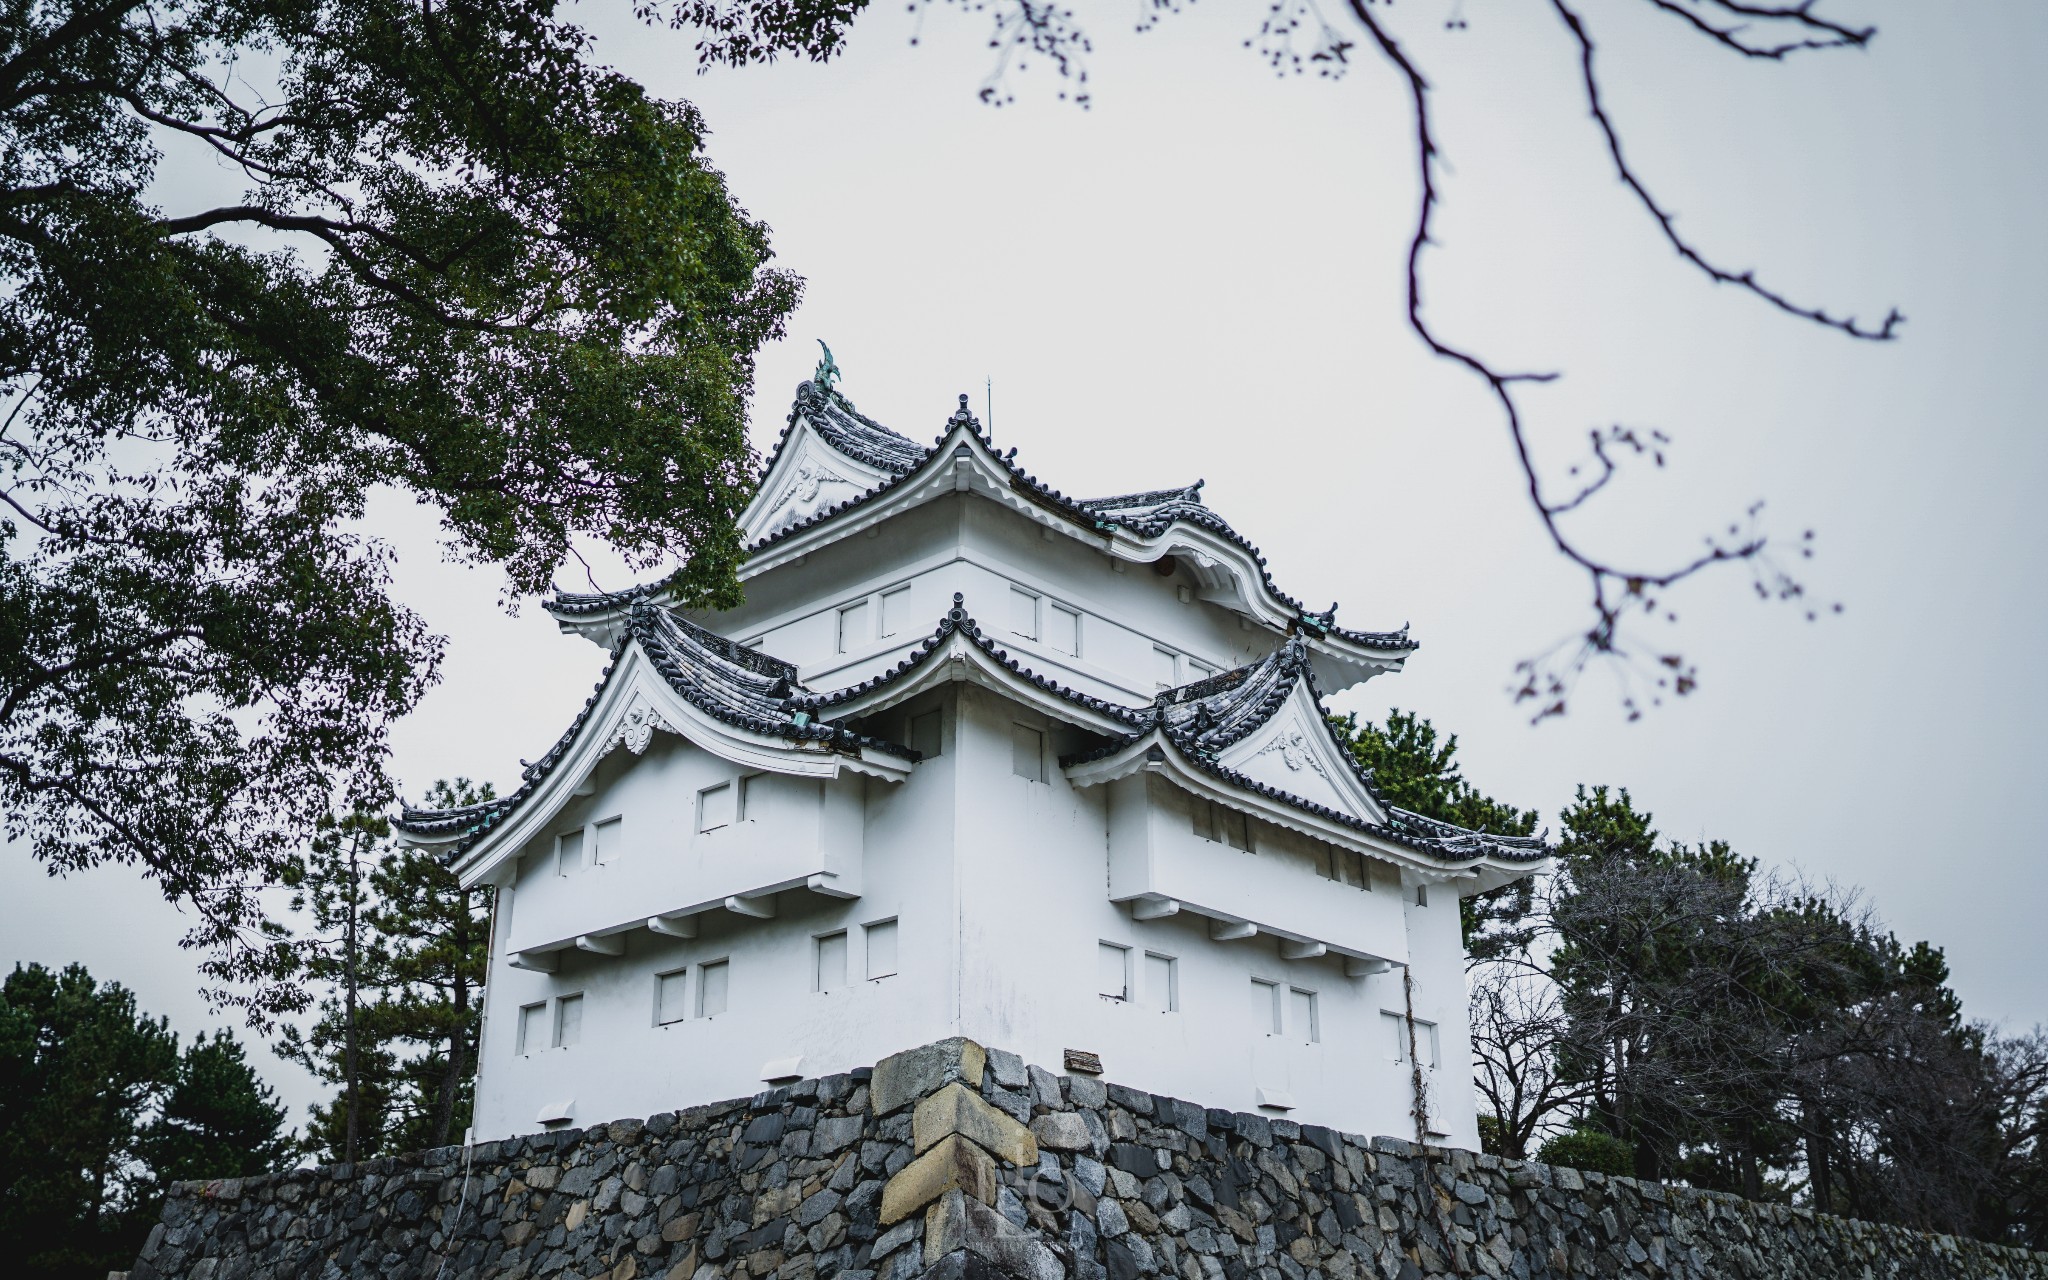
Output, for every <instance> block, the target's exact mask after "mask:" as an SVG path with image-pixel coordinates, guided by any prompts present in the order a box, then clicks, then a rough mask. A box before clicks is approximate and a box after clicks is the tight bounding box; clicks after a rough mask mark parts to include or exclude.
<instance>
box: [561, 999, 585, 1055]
mask: <svg viewBox="0 0 2048 1280" xmlns="http://www.w3.org/2000/svg"><path fill="white" fill-rule="evenodd" d="M582 1039H583V993H582V992H580V991H579V992H578V993H576V994H575V995H573V996H563V997H561V998H560V999H558V1000H556V1001H555V1048H557V1049H567V1048H569V1047H570V1046H571V1045H574V1044H576V1043H578V1042H579V1041H581V1040H582Z"/></svg>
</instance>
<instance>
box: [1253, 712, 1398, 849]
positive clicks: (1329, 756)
mask: <svg viewBox="0 0 2048 1280" xmlns="http://www.w3.org/2000/svg"><path fill="white" fill-rule="evenodd" d="M1218 763H1219V764H1222V765H1223V766H1224V767H1225V768H1228V769H1234V770H1236V771H1237V772H1239V773H1242V774H1244V775H1245V776H1246V777H1248V778H1251V779H1252V780H1254V781H1256V782H1263V783H1265V784H1266V785H1267V786H1269V787H1272V788H1273V789H1274V790H1276V791H1284V792H1286V793H1287V794H1288V795H1291V796H1298V797H1300V798H1301V799H1303V800H1307V801H1310V802H1311V803H1314V804H1319V805H1322V806H1324V807H1325V808H1330V809H1335V810H1336V811H1338V812H1339V813H1347V814H1350V815H1351V816H1352V817H1354V818H1360V819H1363V820H1364V821H1367V822H1384V821H1385V820H1386V815H1385V814H1384V813H1382V812H1381V811H1380V808H1379V806H1378V805H1375V804H1374V803H1373V802H1372V795H1371V793H1370V792H1368V791H1367V790H1366V789H1365V786H1364V784H1362V783H1360V782H1359V780H1358V776H1357V774H1356V773H1354V772H1353V771H1352V767H1351V764H1350V762H1349V761H1347V760H1345V759H1344V756H1343V753H1342V752H1341V751H1340V750H1339V749H1338V747H1337V744H1336V742H1335V741H1334V740H1333V739H1332V738H1331V736H1330V730H1329V728H1328V727H1327V726H1326V725H1325V724H1324V723H1323V715H1322V709H1321V708H1319V707H1318V706H1316V703H1315V699H1314V698H1313V697H1311V696H1310V695H1309V692H1308V689H1307V688H1306V687H1305V686H1303V685H1301V684H1296V685H1295V686H1294V691H1293V692H1292V693H1291V694H1289V695H1288V698H1287V702H1286V704H1285V705H1283V706H1282V707H1281V708H1280V710H1278V711H1276V712H1275V713H1274V714H1273V717H1272V719H1270V720H1268V721H1266V723H1264V724H1262V725H1260V726H1259V727H1258V728H1257V729H1255V730H1253V731H1252V733H1251V734H1250V735H1249V736H1247V737H1246V738H1245V739H1244V740H1243V741H1241V742H1236V743H1233V744H1232V745H1231V746H1230V747H1229V748H1228V749H1227V750H1225V751H1224V752H1223V753H1222V755H1221V757H1220V758H1219V759H1218Z"/></svg>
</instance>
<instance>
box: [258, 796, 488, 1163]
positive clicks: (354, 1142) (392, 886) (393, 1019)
mask: <svg viewBox="0 0 2048 1280" xmlns="http://www.w3.org/2000/svg"><path fill="white" fill-rule="evenodd" d="M491 795H492V792H491V789H490V787H488V786H481V787H480V786H477V785H475V784H473V783H471V782H470V781H469V780H468V779H466V778H458V779H456V780H455V781H454V782H452V783H451V782H445V781H443V782H437V783H435V784H434V785H433V787H432V788H431V789H430V790H429V792H428V802H429V803H431V804H433V805H435V806H436V807H440V808H453V807H458V806H462V805H469V804H476V803H481V802H482V801H485V800H488V799H490V798H491ZM389 835H390V830H389V826H388V824H386V823H385V822H384V821H383V820H382V819H380V818H377V817H374V816H371V815H367V814H361V813H357V814H351V815H348V816H345V817H341V818H336V819H331V820H330V821H329V822H328V823H327V824H326V825H325V826H324V827H323V829H322V831H321V833H320V835H319V836H318V837H316V838H315V840H314V841H313V843H312V844H311V846H310V847H309V848H308V849H307V851H306V853H305V855H304V856H303V857H302V858H300V859H299V860H297V861H296V862H295V863H294V864H293V867H292V869H291V871H290V873H289V875H288V877H287V883H288V884H289V885H290V886H291V887H292V889H293V897H292V900H291V907H292V912H293V914H294V915H297V916H300V917H302V918H303V919H304V921H305V923H306V925H307V926H309V927H308V928H307V929H306V931H305V932H303V933H294V932H293V931H291V930H290V929H289V928H288V927H287V926H285V925H283V924H278V925H273V926H271V927H270V932H271V935H272V941H271V945H270V947H269V949H268V950H267V952H266V956H267V964H268V970H267V973H266V980H267V981H273V982H279V983H284V984H287V985H293V986H302V987H304V988H305V989H307V990H308V991H311V992H317V993H319V994H318V1004H317V1007H318V1009H319V1015H318V1017H316V1018H315V1019H314V1021H313V1022H312V1024H311V1025H310V1026H309V1027H301V1026H299V1025H297V1024H286V1025H285V1026H284V1027H282V1029H281V1031H280V1041H281V1052H283V1053H284V1054H285V1055H286V1056H288V1057H291V1058H293V1059H294V1060H296V1061H298V1062H301V1063H303V1064H305V1065H306V1066H307V1067H308V1068H309V1069H311V1070H312V1071H313V1072H314V1073H315V1074H316V1075H318V1076H319V1077H320V1078H321V1079H323V1080H325V1081H327V1082H329V1083H331V1084H334V1085H336V1086H338V1090H337V1093H336V1095H335V1097H334V1098H333V1099H332V1100H331V1101H330V1102H329V1103H327V1104H326V1105H324V1106H321V1105H316V1106H315V1107H314V1108H313V1111H312V1116H311V1120H312V1123H311V1124H310V1125H309V1127H308V1131H307V1134H306V1141H305V1146H306V1148H307V1149H308V1150H311V1151H316V1152H321V1153H325V1154H327V1155H330V1156H331V1157H332V1158H334V1159H337V1160H345V1161H351V1162H352V1161H356V1160H362V1159H368V1158H369V1157H371V1156H375V1155H382V1154H387V1153H391V1152H398V1151H415V1150H420V1149H422V1148H426V1147H437V1146H444V1145H446V1144H447V1143H448V1142H449V1141H451V1140H452V1139H453V1138H455V1137H457V1136H459V1135H460V1133H461V1131H462V1130H463V1129H465V1128H467V1126H468V1124H469V1115H470V1108H471V1104H472V1101H473V1098H474V1093H475V1080H476V1055H477V1036H478V1033H479V1031H480V1029H481V1025H482V1012H483V1002H482V994H483V985H484V977H485V973H486V971H487V968H488V963H487V962H488V959H489V954H488V953H489V943H490V909H491V893H490V890H489V889H488V887H485V888H479V889H475V890H465V889H463V888H462V886H461V884H460V883H459V882H458V881H457V880H456V878H455V876H454V874H453V873H452V872H450V871H449V870H448V869H447V868H446V867H445V866H443V865H442V864H441V863H440V861H439V860H438V859H437V858H436V857H434V855H433V854H432V853H430V852H428V851H425V850H420V849H395V848H392V847H390V844H389Z"/></svg>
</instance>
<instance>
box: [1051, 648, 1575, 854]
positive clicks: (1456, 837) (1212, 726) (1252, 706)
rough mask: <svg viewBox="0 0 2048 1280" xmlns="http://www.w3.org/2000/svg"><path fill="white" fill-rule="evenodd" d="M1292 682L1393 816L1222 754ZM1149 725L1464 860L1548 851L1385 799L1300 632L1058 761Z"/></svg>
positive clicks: (1301, 804)
mask: <svg viewBox="0 0 2048 1280" xmlns="http://www.w3.org/2000/svg"><path fill="white" fill-rule="evenodd" d="M1297 684H1305V685H1306V687H1307V689H1308V693H1309V698H1310V700H1311V701H1312V702H1313V703H1314V704H1315V708H1316V712H1317V716H1318V718H1319V719H1320V720H1321V721H1322V723H1323V725H1324V728H1325V730H1326V731H1327V732H1329V734H1330V736H1331V741H1332V742H1333V743H1334V744H1335V745H1336V747H1337V753H1338V755H1339V756H1340V758H1342V759H1343V760H1344V762H1345V763H1346V764H1347V765H1348V766H1349V767H1350V768H1351V770H1352V772H1353V774H1354V775H1355V776H1356V777H1357V778H1358V780H1359V781H1360V782H1361V783H1363V784H1364V786H1365V788H1366V790H1367V791H1368V792H1369V793H1370V794H1371V795H1372V797H1373V800H1374V802H1375V803H1377V804H1378V805H1379V806H1380V808H1381V809H1382V810H1383V811H1385V813H1386V814H1387V815H1388V818H1389V819H1390V821H1388V822H1385V823H1377V822H1369V821H1367V820H1365V819H1364V818H1361V817H1359V816H1358V815H1356V814H1352V813H1346V812H1344V811H1342V810H1339V809H1332V808H1330V807H1329V806H1328V805H1323V804H1318V803H1316V802H1315V801H1312V800H1308V799H1305V798H1303V797H1301V796H1297V795H1295V794H1293V793H1292V792H1288V791H1283V790H1281V789H1279V788H1278V787H1273V786H1269V785H1268V784H1266V783H1263V782H1260V781H1259V780H1258V779H1256V778H1253V777H1250V776H1248V775H1246V774H1244V773H1241V772H1239V771H1238V770H1236V769H1232V768H1229V767H1227V766H1225V765H1224V764H1222V763H1221V762H1220V761H1219V759H1218V757H1219V756H1220V755H1221V754H1222V753H1223V751H1225V750H1226V749H1227V748H1229V747H1230V746H1231V745H1232V744H1234V743H1237V742H1241V741H1243V740H1244V739H1245V738H1246V737H1248V736H1250V735H1251V734H1252V733H1253V732H1254V731H1256V730H1257V729H1258V728H1259V726H1260V725H1263V724H1265V723H1266V722H1267V721H1268V720H1271V719H1272V718H1273V716H1274V715H1275V714H1276V713H1278V712H1279V710H1280V708H1281V707H1282V706H1283V705H1285V704H1286V702H1287V699H1288V698H1289V696H1291V695H1292V694H1293V692H1294V688H1295V686H1296V685H1297ZM1154 731H1157V732H1158V733H1159V734H1160V735H1161V736H1162V737H1164V738H1165V739H1166V740H1167V741H1168V742H1170V743H1172V744H1173V746H1174V747H1175V748H1176V749H1177V750H1178V751H1179V752H1180V754H1181V756H1182V757H1183V758H1185V759H1186V760H1187V761H1188V763H1190V764H1192V765H1194V766H1195V767H1196V768H1198V769H1200V770H1202V771H1203V772H1205V773H1208V774H1210V775H1211V776H1213V777H1216V778H1219V779H1221V780H1223V781H1225V782H1227V783H1229V784H1231V785H1232V786H1235V787H1241V788H1243V789H1245V790H1247V791H1251V792H1253V793H1255V794H1258V795H1262V796H1265V797H1266V798H1268V799H1270V800H1277V801H1279V802H1281V803H1283V804H1286V805H1288V806H1290V807H1292V808H1295V809H1300V810H1302V811H1303V812H1305V813H1312V814H1315V815H1316V816H1318V817H1321V818H1324V819H1327V820H1329V821H1332V822H1336V823H1339V824H1341V825H1343V826H1347V827H1351V828H1353V829H1355V830H1358V831H1363V832H1366V833H1367V834H1370V835H1372V836H1375V837H1377V838H1379V839H1382V840H1388V841H1391V842H1393V843H1396V844H1399V845H1402V846H1403V847H1405V848H1409V849H1412V850H1415V851H1416V852H1419V853H1425V854H1429V855H1431V856H1433V857H1436V858H1439V859H1442V860H1444V861H1449V862H1465V861H1469V860H1471V859H1473V858H1482V857H1485V858H1495V859H1498V860H1501V861H1506V862H1537V861H1541V860H1542V859H1543V858H1545V857H1548V856H1549V853H1550V850H1549V847H1548V846H1547V845H1545V844H1544V842H1543V841H1541V840H1539V839H1535V838H1533V837H1527V836H1496V835H1489V834H1487V833H1485V832H1479V831H1468V830H1466V829H1465V828H1463V827H1459V826H1453V825H1452V824H1450V823H1448V822H1439V821H1437V820H1435V819H1433V818H1424V817H1422V816H1421V815H1419V814H1415V813H1410V812H1409V811H1407V810H1405V809H1397V808H1395V807H1393V806H1392V805H1389V804H1388V803H1387V802H1386V799H1385V797H1383V796H1382V795H1381V794H1380V792H1379V788H1378V787H1377V786H1375V785H1374V783H1373V780H1372V771H1371V770H1369V769H1367V768H1365V767H1364V766H1362V765H1360V764H1359V763H1358V758H1357V757H1356V756H1354V755H1353V754H1352V753H1351V751H1350V749H1349V748H1348V747H1347V746H1346V745H1345V744H1344V742H1343V740H1342V739H1340V738H1338V737H1337V736H1336V730H1335V729H1334V728H1333V727H1331V726H1330V723H1329V712H1328V709H1327V708H1326V707H1324V705H1323V696H1322V690H1321V689H1320V688H1318V687H1317V685H1316V676H1315V670H1314V668H1313V667H1312V666H1310V664H1309V653H1308V646H1307V644H1306V643H1305V642H1304V641H1303V639H1302V637H1301V636H1299V635H1295V636H1293V637H1291V638H1290V639H1289V640H1288V642H1287V643H1286V644H1284V645H1282V646H1280V648H1278V649H1276V650H1274V651H1273V652H1272V653H1270V654H1268V655H1266V656H1265V657H1264V658H1262V659H1260V660H1259V661H1257V662H1254V663H1249V664H1247V665H1245V666H1242V667H1237V668H1235V669H1233V670H1230V671H1225V672H1223V673H1221V674H1220V675H1214V676H1210V677H1209V678H1208V679H1205V680H1199V681H1196V682H1195V683H1193V684H1186V685H1182V686H1180V687H1179V688H1176V689H1168V690H1165V691H1164V692H1162V693H1161V694H1160V695H1159V697H1158V699H1157V701H1155V702H1154V703H1153V705H1152V709H1151V711H1150V713H1149V716H1148V723H1147V724H1145V725H1144V727H1143V728H1141V729H1140V730H1138V731H1137V732H1134V733H1131V734H1127V735H1125V736H1124V737H1122V738H1119V739H1117V740H1115V741H1112V742H1110V743H1109V744H1108V745H1106V746H1102V747H1098V748H1096V749H1095V750H1092V751H1087V752H1082V753H1080V754H1077V755H1073V756H1069V757H1067V758H1066V759H1064V760H1062V761H1061V762H1060V763H1061V764H1063V765H1074V764H1083V763H1086V762H1088V761H1090V760H1100V759H1106V758H1107V757H1109V756H1113V755H1116V754H1118V753H1119V752H1122V751H1125V750H1127V749H1128V748H1130V747H1131V746H1132V745H1134V744H1136V743H1138V742H1139V741H1142V740H1143V739H1144V738H1145V737H1146V736H1147V735H1148V734H1150V733H1152V732H1154Z"/></svg>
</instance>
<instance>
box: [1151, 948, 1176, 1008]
mask: <svg viewBox="0 0 2048 1280" xmlns="http://www.w3.org/2000/svg"><path fill="white" fill-rule="evenodd" d="M1145 1006H1146V1007H1147V1008H1149V1009H1157V1010H1158V1011H1159V1012H1161V1013H1172V1012H1174V1011H1175V1010H1177V1009H1179V1008H1180V961H1178V960H1176V959H1174V958H1173V957H1172V956H1162V955H1160V954H1159V953H1158V952H1156V951H1147V952H1146V953H1145Z"/></svg>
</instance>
